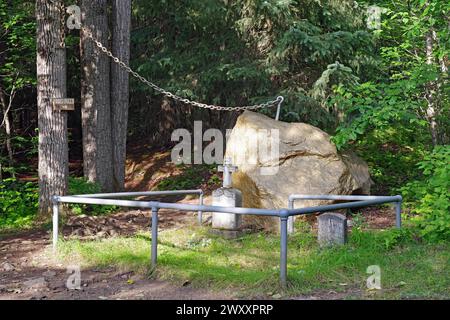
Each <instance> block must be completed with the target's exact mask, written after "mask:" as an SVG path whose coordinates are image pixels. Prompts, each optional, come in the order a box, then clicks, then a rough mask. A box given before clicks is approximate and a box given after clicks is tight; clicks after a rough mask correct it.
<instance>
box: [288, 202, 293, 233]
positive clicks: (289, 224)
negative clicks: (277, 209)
mask: <svg viewBox="0 0 450 320" xmlns="http://www.w3.org/2000/svg"><path fill="white" fill-rule="evenodd" d="M288 209H289V210H290V209H294V201H293V200H291V199H289V203H288ZM294 218H295V216H290V217H289V218H288V233H289V234H293V233H294V232H295V228H294Z"/></svg>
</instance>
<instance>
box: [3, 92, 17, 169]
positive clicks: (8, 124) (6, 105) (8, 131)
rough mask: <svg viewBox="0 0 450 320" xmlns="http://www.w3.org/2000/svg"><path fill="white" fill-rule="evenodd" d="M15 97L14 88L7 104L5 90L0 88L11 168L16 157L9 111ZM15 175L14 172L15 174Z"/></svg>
mask: <svg viewBox="0 0 450 320" xmlns="http://www.w3.org/2000/svg"><path fill="white" fill-rule="evenodd" d="M13 97H14V86H13V88H12V90H11V95H10V97H9V102H8V103H6V98H5V94H4V93H3V89H2V88H0V105H1V107H2V114H3V119H2V123H1V124H2V126H3V125H5V134H6V151H7V152H8V161H9V166H12V165H13V163H14V155H13V150H12V145H11V121H10V120H9V111H10V109H11V105H12V99H13ZM13 175H14V172H13Z"/></svg>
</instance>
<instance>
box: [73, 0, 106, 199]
mask: <svg viewBox="0 0 450 320" xmlns="http://www.w3.org/2000/svg"><path fill="white" fill-rule="evenodd" d="M107 8H108V7H107V0H83V1H82V3H81V19H82V25H83V26H85V27H87V28H89V29H90V30H91V31H92V33H93V34H94V36H95V38H96V39H98V40H99V41H100V42H102V43H103V44H104V45H105V46H108V43H109V29H108V16H107V11H108V10H107ZM80 48H81V65H82V69H83V77H82V83H81V117H82V120H81V122H82V131H83V132H82V133H83V169H84V176H85V177H86V178H87V179H88V180H89V181H91V182H97V183H99V184H100V186H101V187H102V190H103V191H104V192H110V191H112V190H113V158H112V140H111V139H112V136H111V103H110V65H109V57H108V56H106V55H105V54H103V53H102V52H101V51H100V49H99V48H98V47H97V46H96V45H95V44H94V42H92V40H90V39H89V38H88V37H87V36H86V35H85V34H84V32H83V31H81V44H80Z"/></svg>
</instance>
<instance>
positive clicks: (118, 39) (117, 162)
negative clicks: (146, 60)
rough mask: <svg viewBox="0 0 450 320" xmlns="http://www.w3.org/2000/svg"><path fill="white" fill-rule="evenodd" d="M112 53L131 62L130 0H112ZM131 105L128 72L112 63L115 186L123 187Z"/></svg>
mask: <svg viewBox="0 0 450 320" xmlns="http://www.w3.org/2000/svg"><path fill="white" fill-rule="evenodd" d="M112 15H113V18H112V20H113V21H112V22H113V23H112V26H113V27H112V52H113V54H114V55H115V56H116V57H118V58H119V59H120V60H121V61H123V62H125V63H126V64H128V63H129V61H130V29H131V0H113V6H112ZM128 105H129V74H128V73H127V72H126V71H125V70H124V69H122V68H121V67H120V66H119V65H118V64H116V63H114V62H111V124H112V125H111V127H112V128H113V130H112V146H113V166H114V168H113V172H114V175H113V177H114V179H113V186H114V190H115V191H121V190H123V189H124V183H125V160H126V143H127V124H128Z"/></svg>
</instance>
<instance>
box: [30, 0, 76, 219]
mask: <svg viewBox="0 0 450 320" xmlns="http://www.w3.org/2000/svg"><path fill="white" fill-rule="evenodd" d="M61 4H62V1H47V0H36V21H37V61H36V64H37V91H38V94H37V101H38V127H39V165H38V166H39V215H40V217H41V218H45V217H47V216H48V214H49V213H50V211H51V204H52V203H51V197H52V196H53V195H64V194H65V193H66V191H67V185H68V176H69V166H68V162H69V155H68V139H67V113H66V112H60V111H54V110H53V107H52V99H53V98H63V97H65V96H66V82H67V79H66V52H65V49H64V48H61V47H60V37H61V29H62V26H61V19H60V18H61V12H60V10H59V8H60V5H61Z"/></svg>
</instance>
